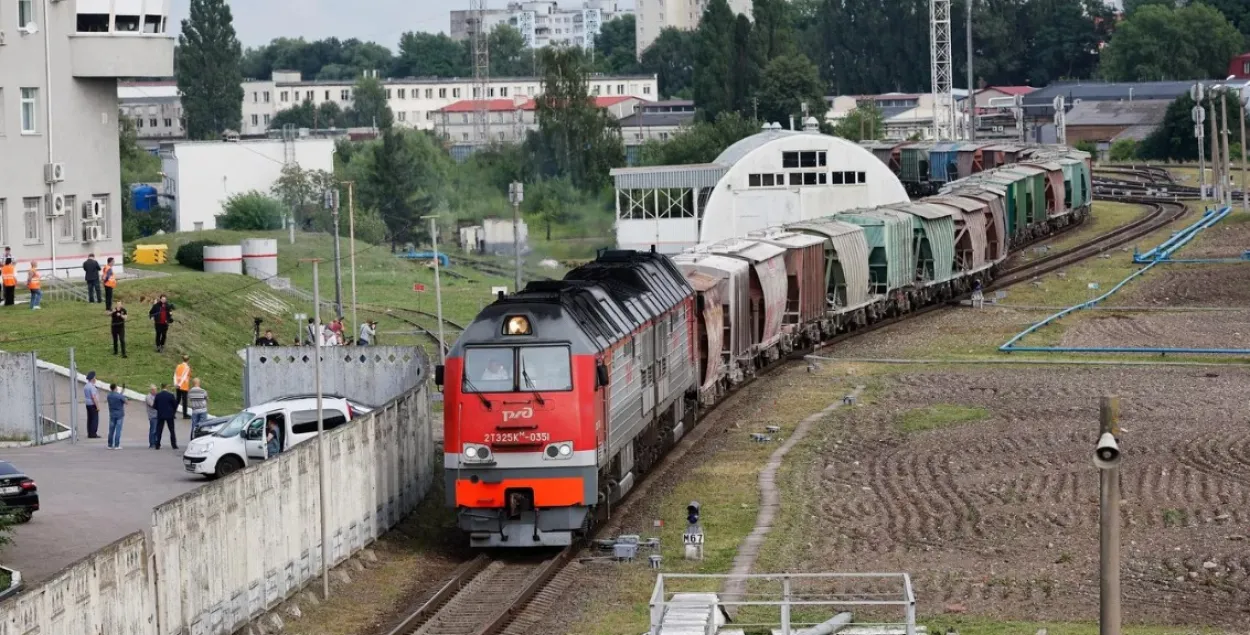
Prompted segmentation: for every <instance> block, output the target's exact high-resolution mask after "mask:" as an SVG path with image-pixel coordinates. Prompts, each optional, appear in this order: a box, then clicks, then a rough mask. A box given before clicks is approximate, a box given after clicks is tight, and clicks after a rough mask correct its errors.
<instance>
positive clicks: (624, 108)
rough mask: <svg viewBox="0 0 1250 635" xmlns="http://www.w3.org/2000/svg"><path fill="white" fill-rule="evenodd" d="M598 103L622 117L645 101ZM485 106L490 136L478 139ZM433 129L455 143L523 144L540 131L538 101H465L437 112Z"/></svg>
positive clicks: (618, 99)
mask: <svg viewBox="0 0 1250 635" xmlns="http://www.w3.org/2000/svg"><path fill="white" fill-rule="evenodd" d="M594 100H595V105H596V106H598V107H599V108H602V109H604V110H606V111H608V112H609V113H611V115H612V116H613V117H614V118H616V119H618V120H620V119H622V118H624V117H628V116H630V115H633V114H634V113H635V112H637V110H638V108H639V107H640V106H641V105H642V104H643V102H642V100H640V99H638V98H636V97H628V96H621V97H595V98H594ZM479 108H485V110H486V112H487V116H488V119H489V122H490V135H491V138H490V139H489V140H487V141H485V142H484V141H483V140H482V139H478V138H476V136H477V135H476V129H475V125H476V124H475V123H474V113H476V112H477V111H478V109H479ZM434 130H435V132H436V133H437V134H438V135H439V136H441V137H443V139H445V140H446V141H448V142H449V143H451V144H452V145H454V146H462V145H467V146H474V145H485V143H520V142H522V141H524V140H525V137H526V135H528V134H529V132H530V131H531V130H538V104H537V103H536V102H535V101H534V100H533V99H528V98H525V97H514V98H513V99H490V100H486V103H483V102H482V100H478V101H473V100H466V101H460V102H456V103H454V104H452V105H450V106H448V107H446V108H441V109H439V110H438V111H435V112H434Z"/></svg>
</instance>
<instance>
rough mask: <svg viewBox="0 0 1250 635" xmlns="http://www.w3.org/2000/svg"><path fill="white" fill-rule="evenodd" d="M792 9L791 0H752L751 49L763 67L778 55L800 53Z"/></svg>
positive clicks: (757, 62)
mask: <svg viewBox="0 0 1250 635" xmlns="http://www.w3.org/2000/svg"><path fill="white" fill-rule="evenodd" d="M792 11H793V9H791V5H790V2H789V0H752V2H751V16H752V17H753V18H754V19H755V27H754V29H753V30H752V33H751V49H752V54H753V55H754V56H755V60H756V64H758V65H759V66H760V67H761V68H762V67H764V66H767V65H768V63H769V62H771V61H773V60H775V59H777V58H778V57H782V56H787V55H794V54H795V53H798V48H797V46H796V45H795V39H794V19H793V18H792V17H791V16H790V14H791V12H792Z"/></svg>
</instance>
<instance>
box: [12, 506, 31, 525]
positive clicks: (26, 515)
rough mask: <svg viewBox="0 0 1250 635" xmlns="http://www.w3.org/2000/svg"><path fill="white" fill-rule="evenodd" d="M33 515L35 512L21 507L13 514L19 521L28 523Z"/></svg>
mask: <svg viewBox="0 0 1250 635" xmlns="http://www.w3.org/2000/svg"><path fill="white" fill-rule="evenodd" d="M34 516H35V512H32V511H30V510H29V509H23V510H22V511H19V512H17V513H15V514H13V518H14V519H15V520H16V521H17V522H19V523H28V522H30V519H31V518H34Z"/></svg>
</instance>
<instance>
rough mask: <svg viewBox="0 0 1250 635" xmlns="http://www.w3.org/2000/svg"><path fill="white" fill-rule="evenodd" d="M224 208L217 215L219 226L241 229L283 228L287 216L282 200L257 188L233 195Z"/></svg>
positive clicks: (266, 229) (263, 229)
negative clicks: (283, 220)
mask: <svg viewBox="0 0 1250 635" xmlns="http://www.w3.org/2000/svg"><path fill="white" fill-rule="evenodd" d="M222 209H223V211H222V213H221V214H218V215H217V227H219V228H221V229H234V230H239V231H268V230H274V229H282V219H283V218H284V217H285V216H286V214H285V210H284V209H283V207H282V201H279V200H278V199H276V198H271V197H269V196H267V195H265V194H263V193H261V192H258V191H256V190H252V191H250V192H244V193H243V194H235V195H234V196H231V197H230V198H228V199H226V204H225V205H223V206H222Z"/></svg>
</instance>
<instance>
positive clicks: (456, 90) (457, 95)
mask: <svg viewBox="0 0 1250 635" xmlns="http://www.w3.org/2000/svg"><path fill="white" fill-rule="evenodd" d="M451 98H452V99H460V89H459V88H453V89H451Z"/></svg>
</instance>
